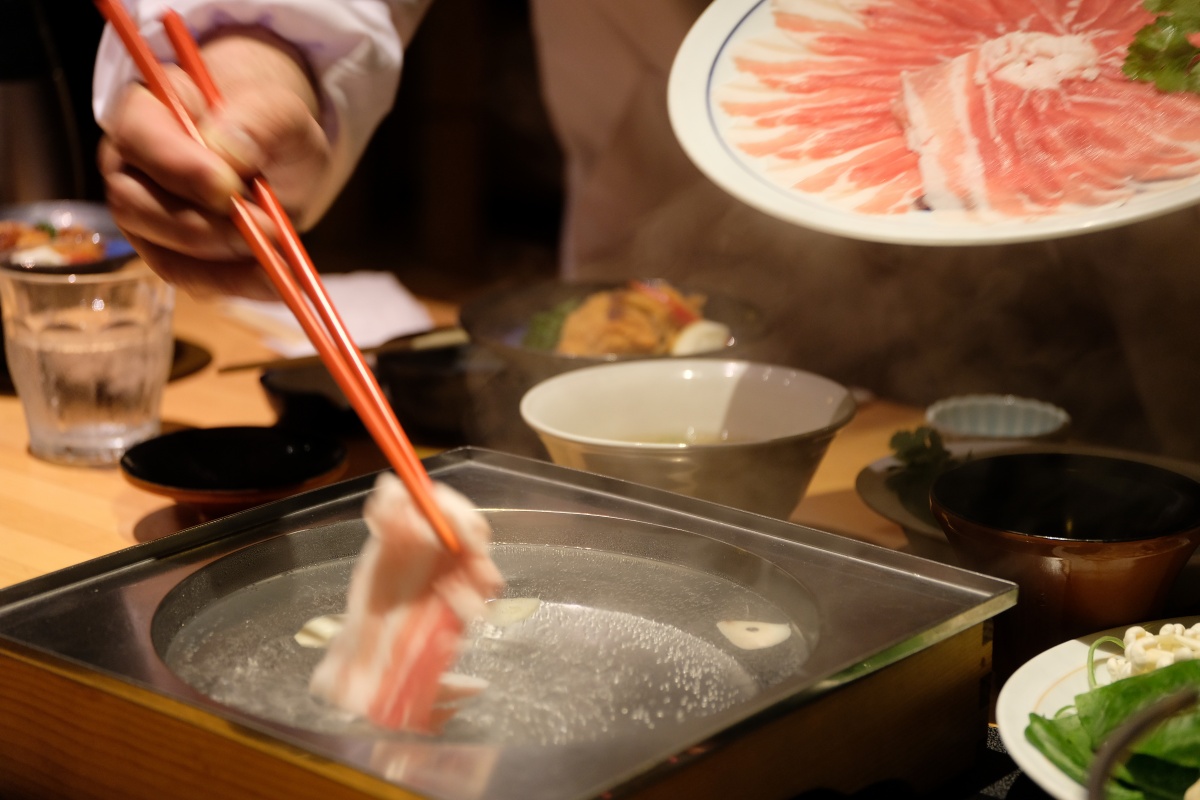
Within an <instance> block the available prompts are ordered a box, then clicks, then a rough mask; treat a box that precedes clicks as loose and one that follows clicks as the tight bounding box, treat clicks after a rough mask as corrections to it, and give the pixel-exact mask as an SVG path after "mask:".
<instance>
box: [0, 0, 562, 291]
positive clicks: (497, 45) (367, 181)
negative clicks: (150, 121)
mask: <svg viewBox="0 0 1200 800" xmlns="http://www.w3.org/2000/svg"><path fill="white" fill-rule="evenodd" d="M35 3H36V5H35ZM67 11H71V12H73V13H63V12H67ZM0 20H2V21H3V24H2V25H0V30H2V31H3V33H2V34H0V35H2V36H3V38H4V39H5V40H6V41H5V42H4V46H3V47H0V89H2V88H3V85H4V82H8V81H28V80H39V79H48V78H50V77H52V76H58V78H59V80H58V84H57V85H58V87H59V88H60V89H63V91H62V96H63V98H64V99H65V103H64V104H63V105H64V106H66V110H65V112H64V115H63V116H64V117H65V118H66V120H67V121H66V125H67V126H68V127H70V128H71V129H72V130H73V132H74V133H76V134H77V136H76V137H75V138H76V139H77V143H78V144H77V147H76V148H74V149H77V150H78V159H77V163H76V167H77V168H76V169H73V170H72V174H73V177H74V178H75V180H74V181H73V185H74V186H76V189H75V190H73V191H72V192H71V194H72V195H73V196H75V197H78V198H82V199H90V200H96V201H102V200H103V198H104V190H103V186H102V183H101V180H100V177H99V174H98V173H97V171H96V168H95V159H94V154H95V149H96V144H97V142H98V141H99V138H100V131H99V129H98V127H97V126H96V124H95V121H94V119H93V118H92V112H91V73H92V62H93V59H94V57H95V53H96V47H97V44H98V42H99V38H100V32H101V30H102V27H103V20H102V18H101V17H100V14H99V12H97V11H96V9H95V7H94V6H92V4H91V3H89V2H86V0H0ZM3 113H5V114H8V113H13V110H12V109H4V110H3ZM71 117H73V118H74V119H73V120H72V119H71ZM68 147H69V145H68ZM63 158H64V160H68V161H72V162H73V163H74V160H73V159H72V153H71V152H69V150H68V152H64V153H63ZM561 174H562V164H561V156H560V153H559V151H558V148H557V145H556V143H555V140H554V137H553V133H552V131H551V130H550V127H549V123H548V120H547V118H546V114H545V111H544V109H543V107H542V105H541V99H540V95H539V92H538V85H537V65H536V58H535V54H534V49H533V41H532V36H531V31H530V24H529V10H528V7H527V5H526V3H525V2H524V1H523V0H437V2H434V3H433V4H432V7H431V9H430V11H429V13H428V15H427V16H426V18H425V20H424V21H423V22H422V24H421V27H420V29H419V31H418V33H417V36H416V39H415V41H414V42H413V44H412V46H411V47H410V48H409V50H408V52H407V53H406V56H405V67H404V74H403V76H402V78H401V88H400V91H399V93H398V94H397V98H396V105H395V107H394V108H393V110H392V112H391V114H390V115H389V116H388V117H387V118H386V119H385V120H384V122H383V123H382V125H381V126H380V128H379V130H378V131H377V132H376V135H375V137H374V138H373V140H372V141H371V144H370V146H369V147H368V150H367V153H366V154H365V156H364V158H363V161H362V162H361V163H360V165H359V167H358V169H357V170H356V172H355V174H354V176H353V178H352V179H351V181H350V183H349V184H348V185H347V186H346V188H345V190H344V191H343V193H342V194H341V195H340V197H339V199H338V200H337V202H336V203H335V204H334V206H333V207H332V208H331V209H330V211H329V212H328V213H327V214H326V215H325V217H324V218H323V219H322V221H321V222H320V223H319V224H318V225H317V226H316V227H315V228H314V229H313V230H312V231H310V232H309V233H308V234H306V237H305V238H306V242H307V244H308V247H309V250H310V252H311V254H312V256H313V260H314V261H315V262H316V264H317V266H318V268H320V269H321V270H322V271H326V272H340V271H348V270H354V269H372V270H389V271H392V272H395V273H396V274H397V275H398V276H399V277H400V279H401V281H402V282H404V283H405V285H407V286H408V287H409V288H410V289H412V290H413V291H415V292H417V293H419V294H423V295H426V296H429V297H434V298H438V299H448V300H462V299H465V298H466V297H468V296H470V295H471V294H473V293H475V292H477V291H481V290H483V289H485V288H487V287H489V286H491V285H494V284H496V283H499V282H507V281H510V280H520V279H525V278H530V277H539V276H544V275H551V274H553V273H554V272H555V271H556V260H557V259H556V248H557V236H558V228H559V217H560V213H561V203H562V186H561ZM30 199H35V198H30ZM37 199H41V198H37Z"/></svg>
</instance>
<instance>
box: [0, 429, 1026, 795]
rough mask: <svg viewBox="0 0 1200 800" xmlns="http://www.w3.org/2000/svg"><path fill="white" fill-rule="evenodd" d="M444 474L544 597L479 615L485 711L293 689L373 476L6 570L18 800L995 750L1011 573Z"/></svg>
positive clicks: (634, 787) (587, 775) (830, 773)
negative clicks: (399, 721)
mask: <svg viewBox="0 0 1200 800" xmlns="http://www.w3.org/2000/svg"><path fill="white" fill-rule="evenodd" d="M426 465H427V467H428V469H429V471H430V473H431V475H432V476H433V477H434V478H435V479H436V480H440V481H444V482H446V483H447V484H449V485H451V486H453V487H455V488H457V489H458V490H460V491H461V492H463V493H464V494H465V495H467V496H468V497H469V498H470V499H471V500H472V501H474V502H475V504H476V505H478V506H479V507H480V508H481V509H482V510H483V511H484V513H485V514H486V515H487V516H488V517H489V519H490V521H491V522H492V525H493V528H494V530H495V537H494V554H495V557H496V560H497V563H498V564H499V565H500V567H501V569H502V571H503V572H504V573H505V576H506V579H507V580H508V588H507V590H506V596H509V597H521V598H528V597H536V598H538V599H539V600H540V606H539V607H538V608H539V610H538V612H537V614H535V616H533V617H531V618H530V619H529V620H528V621H525V622H522V623H521V624H519V625H515V626H512V627H510V628H504V629H499V628H495V627H494V626H493V627H487V626H484V627H485V628H487V629H486V630H476V631H475V632H474V634H473V635H474V639H473V644H472V647H471V648H470V649H469V650H468V651H467V654H466V655H464V661H470V658H471V657H473V656H472V654H474V656H475V657H477V659H476V660H477V662H478V663H476V662H471V663H473V664H474V668H478V669H482V670H483V671H484V672H485V673H487V670H489V669H490V670H492V672H491V673H487V674H486V675H485V677H487V678H488V679H489V680H491V681H492V685H491V686H490V687H489V688H488V689H487V690H486V691H485V692H484V694H483V695H481V701H480V702H481V703H482V705H480V706H478V707H477V708H476V709H475V710H471V711H464V712H462V713H461V714H460V717H461V719H460V718H458V717H456V718H455V719H454V720H452V721H451V723H450V724H449V725H448V726H447V728H446V730H445V731H444V732H443V734H442V735H440V736H438V737H420V736H415V735H411V734H389V733H384V732H380V731H377V730H374V729H371V728H369V726H366V725H365V723H362V722H361V721H357V720H353V719H349V718H346V717H344V716H341V717H339V716H337V715H335V714H332V712H330V713H326V712H327V711H329V710H327V709H326V710H322V709H320V708H314V707H313V705H314V703H315V701H313V700H312V698H311V697H308V696H307V694H306V692H305V691H304V681H303V678H304V676H305V675H306V674H307V670H308V669H309V667H310V666H311V664H312V663H314V662H313V659H315V658H319V654H316V655H314V654H311V653H303V652H301V651H302V650H303V649H304V648H301V647H300V646H299V645H298V644H296V643H295V640H294V639H293V638H292V636H291V634H292V633H294V632H295V630H296V629H297V628H298V627H299V625H300V624H302V622H303V621H304V620H305V619H306V618H308V617H309V616H310V615H313V614H321V613H331V612H336V611H338V610H340V604H341V602H342V598H343V597H344V589H345V583H346V582H347V581H348V575H349V568H350V566H351V565H352V563H353V561H354V557H355V555H356V554H357V552H358V550H359V548H360V547H361V544H362V541H363V539H364V537H365V535H366V532H365V526H364V525H363V523H362V519H361V511H362V503H363V500H364V498H365V497H366V495H367V493H368V492H369V491H370V490H371V487H372V485H373V482H374V476H364V477H361V478H357V479H354V480H350V481H346V482H343V483H339V484H336V485H334V486H329V487H325V488H322V489H318V490H315V491H312V492H307V493H305V494H301V495H297V496H295V497H292V498H288V499H286V500H282V501H279V502H275V503H270V504H267V505H264V506H260V507H257V508H254V509H250V510H248V511H244V512H241V513H238V514H234V515H231V516H228V517H224V518H221V519H218V520H215V521H213V522H209V523H206V524H203V525H200V526H197V527H195V528H191V529H189V530H186V531H182V532H180V533H178V534H175V535H172V536H169V537H166V538H164V539H161V540H158V541H155V542H150V543H147V544H142V545H138V546H135V547H131V548H129V549H127V550H123V551H120V552H117V553H113V554H111V555H109V556H105V557H102V558H99V559H95V560H93V561H89V562H86V563H84V564H80V565H78V566H75V567H72V568H69V569H66V570H62V571H59V572H56V573H53V574H50V575H46V576H43V577H40V578H37V579H34V580H31V581H28V582H25V583H22V584H18V585H16V586H13V587H10V588H8V589H6V590H3V591H0V795H3V796H4V797H6V798H13V797H16V798H19V797H38V798H44V797H55V796H62V797H71V798H79V797H98V798H109V797H122V798H139V797H144V798H160V797H173V798H188V797H197V798H199V797H204V798H214V797H221V798H235V797H288V798H297V797H312V798H321V800H332V799H333V798H343V797H345V798H359V797H368V798H392V797H405V798H407V797H433V798H444V799H445V800H485V799H490V798H521V800H542V799H543V798H544V799H545V800H558V799H559V798H562V799H563V800H574V799H575V798H591V797H603V798H616V797H646V798H652V797H664V798H665V797H682V796H687V797H691V798H708V797H711V798H728V797H739V798H756V797H763V798H785V797H793V796H796V795H797V794H801V793H803V792H805V791H808V790H812V789H832V790H837V791H843V792H848V791H855V790H857V789H861V788H864V787H866V786H870V785H872V784H876V783H879V782H884V781H902V782H904V783H906V784H908V785H910V786H912V787H914V788H916V789H924V788H929V787H932V786H934V785H936V784H938V783H940V782H942V781H944V780H946V779H947V778H949V777H951V776H953V775H954V774H956V773H958V772H959V771H961V770H963V769H965V768H967V767H968V766H969V765H970V764H971V763H972V761H973V759H974V757H975V755H976V753H977V752H978V751H979V750H980V749H981V748H982V743H983V739H984V733H985V730H986V721H987V712H988V683H989V677H990V664H991V642H990V633H989V630H990V622H989V620H990V619H991V618H993V617H994V616H996V615H997V614H999V613H1000V612H1001V611H1003V610H1005V609H1006V608H1008V607H1010V606H1012V605H1014V604H1015V601H1016V588H1015V586H1014V585H1013V584H1010V583H1007V582H1005V581H1000V580H996V579H993V578H990V577H987V576H983V575H979V574H976V573H972V572H967V571H964V570H959V569H956V568H953V567H950V566H947V565H945V564H939V563H936V562H932V561H926V560H924V559H920V558H917V557H915V556H911V555H907V554H904V553H898V552H894V551H891V550H887V549H885V548H880V547H876V546H873V545H868V544H864V543H861V542H856V541H853V540H851V539H847V538H845V537H841V536H837V535H834V534H830V533H826V532H822V531H818V530H814V529H811V528H805V527H801V526H797V525H792V524H789V523H785V522H781V521H778V520H774V519H769V518H766V517H761V516H757V515H754V514H750V513H746V512H742V511H738V510H735V509H731V508H727V507H723V506H718V505H715V504H711V503H706V502H703V501H699V500H695V499H692V498H687V497H683V496H680V495H675V494H672V493H668V492H663V491H659V490H655V489H651V488H648V487H644V486H640V485H636V484H632V483H627V482H623V481H618V480H613V479H609V478H604V477H600V476H596V475H591V474H587V473H583V472H578V471H575V470H569V469H564V468H561V467H556V466H554V465H551V464H548V463H545V462H542V461H537V460H532V459H526V458H521V457H517V456H511V455H506V454H501V453H496V452H492V451H488V450H481V449H475V448H462V449H459V450H453V451H450V452H447V453H444V454H442V455H439V456H437V457H434V458H432V459H429V460H428V461H427V462H426ZM723 620H724V621H728V620H739V621H740V623H739V624H743V625H748V626H750V627H754V626H755V625H757V621H761V622H763V623H765V624H768V625H774V626H783V628H785V629H786V633H787V635H786V637H785V640H784V641H783V642H782V643H779V644H774V645H772V646H770V647H766V648H762V649H757V650H756V649H744V646H743V645H739V644H737V643H736V642H735V641H734V640H733V639H731V638H730V637H728V636H727V635H723V634H722V633H721V631H720V630H719V627H718V626H717V624H716V623H717V622H718V621H723ZM480 653H483V654H484V656H487V657H484V656H479V654H480ZM488 703H491V705H490V706H489V705H488Z"/></svg>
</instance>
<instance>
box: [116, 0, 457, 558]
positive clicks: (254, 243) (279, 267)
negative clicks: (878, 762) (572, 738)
mask: <svg viewBox="0 0 1200 800" xmlns="http://www.w3.org/2000/svg"><path fill="white" fill-rule="evenodd" d="M95 3H96V6H97V7H98V8H99V9H100V13H101V14H103V15H104V17H105V19H107V20H108V21H109V22H110V23H111V24H112V26H113V29H114V30H116V32H117V34H118V35H119V36H120V37H121V41H122V42H123V43H124V45H125V49H126V50H128V51H129V55H130V56H131V57H132V58H133V60H134V63H135V64H137V67H138V69H139V70H140V71H141V73H142V77H144V78H145V79H146V83H147V85H148V86H149V88H150V91H151V92H153V94H154V96H155V97H156V98H158V100H159V101H160V102H161V103H163V104H164V105H166V106H167V107H168V108H170V109H171V111H172V112H173V113H174V114H175V117H176V118H177V119H178V120H179V124H181V125H182V126H183V128H184V130H186V131H187V132H188V134H189V135H191V137H192V138H193V139H195V140H196V141H197V142H199V143H200V144H204V140H203V138H202V137H201V135H200V131H199V129H197V127H196V124H195V122H193V121H192V119H191V117H190V116H188V112H187V109H186V108H185V107H184V106H183V103H182V102H181V101H180V100H179V97H178V96H177V95H176V94H175V90H174V88H173V87H172V86H171V82H170V81H169V80H168V79H167V76H166V73H165V72H164V71H163V68H162V66H161V65H160V64H159V63H158V61H157V60H156V59H155V57H154V53H153V52H152V51H151V49H150V46H149V45H148V44H147V43H146V40H145V39H143V38H142V35H141V33H140V32H139V31H138V28H137V25H136V24H135V23H134V21H133V19H132V18H131V17H130V16H129V12H127V11H126V10H125V7H124V5H123V4H122V2H121V0H95ZM162 22H163V25H164V27H165V28H166V32H167V37H168V38H169V39H170V41H171V45H172V46H173V47H174V48H175V52H176V55H177V56H178V58H179V63H180V66H181V67H183V69H184V71H185V72H186V73H187V74H188V76H189V77H190V78H191V79H192V80H193V81H194V82H195V84H196V86H197V87H199V88H200V90H201V92H203V93H204V98H205V100H206V101H207V102H208V104H209V106H210V107H215V106H217V105H218V104H219V103H220V102H221V97H220V93H219V92H218V90H217V87H216V85H215V84H214V83H213V82H212V78H211V77H210V76H209V74H208V69H207V68H206V67H205V66H204V61H203V60H202V58H201V56H200V49H199V47H198V46H197V44H196V41H195V39H193V38H192V35H191V32H190V31H188V29H187V25H186V24H185V23H184V21H183V19H182V18H181V17H180V16H179V15H178V14H177V13H175V12H174V11H170V10H168V11H167V12H166V14H164V15H163V20H162ZM252 186H253V191H254V199H255V200H256V201H257V203H258V205H259V206H260V207H261V208H262V209H263V210H264V211H266V213H267V215H268V216H269V217H270V218H271V221H272V222H273V223H274V224H275V227H276V228H277V229H278V231H279V235H280V239H281V245H282V247H283V251H284V255H283V256H281V255H280V254H279V252H278V251H276V250H275V246H274V244H273V243H272V242H271V240H270V238H269V237H267V235H266V234H265V233H264V232H263V231H262V229H261V228H260V227H259V226H258V224H257V223H256V222H255V220H254V217H253V216H252V215H251V214H250V208H249V205H248V204H247V202H246V200H245V199H244V198H242V197H239V196H234V197H233V198H232V200H233V211H232V214H231V216H232V218H233V222H234V224H235V225H236V226H237V228H238V231H240V232H241V234H242V237H243V238H245V240H246V242H247V243H248V244H249V245H250V247H251V249H252V250H253V251H254V255H255V257H256V258H257V259H258V262H259V263H260V264H261V265H262V266H263V268H264V269H266V271H267V275H268V276H269V277H270V279H271V282H272V283H273V284H274V285H275V289H276V291H278V292H279V294H280V296H281V297H282V298H283V301H284V302H285V303H286V304H287V306H288V308H289V309H291V311H292V313H293V314H294V315H295V317H296V320H297V321H298V322H299V323H300V327H301V328H303V329H304V332H305V334H307V335H308V338H309V340H310V341H311V342H312V343H313V346H314V347H316V349H317V353H318V354H319V355H320V357H321V360H322V361H323V362H324V363H325V365H326V367H328V368H329V371H330V373H332V375H333V378H334V380H336V381H337V384H338V386H339V387H340V388H341V390H342V391H343V392H344V393H345V395H346V397H347V398H348V399H349V401H350V404H351V405H352V406H353V407H354V410H355V411H356V412H357V413H358V415H359V417H361V418H362V420H363V423H364V424H365V425H366V426H367V430H368V431H370V433H371V437H372V438H373V439H374V440H375V442H376V444H378V445H379V447H380V449H382V450H383V453H384V455H385V456H386V457H387V459H388V462H389V463H390V464H391V465H392V467H393V469H395V470H396V474H397V475H399V476H400V478H401V480H403V481H404V485H405V486H407V487H408V491H409V492H410V493H411V494H412V496H413V500H414V501H415V502H416V503H417V506H418V507H419V508H420V509H421V512H422V513H423V514H424V515H425V517H426V518H427V519H428V520H429V523H430V525H431V526H432V527H433V529H434V531H435V532H436V533H437V535H438V537H439V538H440V539H441V540H442V542H443V543H444V544H445V546H446V547H447V548H448V549H449V550H450V551H451V552H452V553H458V552H459V551H460V550H461V545H460V544H459V541H458V538H457V537H456V536H455V534H454V531H453V529H452V528H451V527H450V525H449V523H448V522H447V521H446V518H445V515H443V514H442V512H441V509H440V508H439V507H438V505H437V503H436V501H435V500H434V499H433V493H432V491H431V490H432V487H433V482H432V481H431V479H430V477H429V474H428V473H427V472H426V471H425V467H424V465H423V464H421V460H420V458H418V457H417V454H416V451H414V450H413V446H412V443H411V442H409V440H408V437H407V436H406V435H405V433H404V430H403V429H402V428H401V427H400V422H399V420H397V419H396V414H395V412H394V411H393V410H392V407H391V405H390V404H389V403H388V401H387V399H386V398H385V397H384V395H383V390H382V389H380V387H379V382H378V381H377V380H376V379H375V374H374V373H373V372H372V371H371V369H370V368H369V367H368V366H367V364H366V361H365V360H364V359H363V355H362V353H361V352H360V351H359V349H358V347H357V346H355V344H354V341H353V340H352V339H351V338H350V336H349V334H348V333H347V332H346V327H345V325H343V324H342V320H341V317H340V316H339V315H338V312H337V310H336V309H335V308H334V307H333V304H332V303H331V302H330V301H329V296H328V295H327V294H326V292H325V287H324V286H323V285H322V283H321V279H320V277H319V276H318V275H317V271H316V268H315V267H314V266H313V264H312V260H311V259H310V258H309V256H308V252H307V251H306V250H305V248H304V245H303V244H302V243H301V242H300V236H299V234H298V233H296V229H295V227H293V225H292V223H291V220H290V219H289V218H288V215H287V212H286V211H284V209H283V206H282V205H281V204H280V203H279V200H278V199H277V198H276V197H275V193H274V192H273V191H272V190H271V187H270V186H269V185H268V184H267V182H266V181H265V180H264V179H263V178H262V177H261V176H257V177H255V178H254V180H253V182H252ZM284 256H286V260H285V258H284ZM297 283H299V285H297ZM306 295H307V297H306ZM310 300H311V303H312V305H310V304H309V301H310ZM313 306H315V307H316V312H315V313H314V311H313Z"/></svg>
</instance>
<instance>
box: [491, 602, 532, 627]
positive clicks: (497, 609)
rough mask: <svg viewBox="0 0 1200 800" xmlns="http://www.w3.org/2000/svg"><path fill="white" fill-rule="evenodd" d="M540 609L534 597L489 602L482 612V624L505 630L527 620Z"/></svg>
mask: <svg viewBox="0 0 1200 800" xmlns="http://www.w3.org/2000/svg"><path fill="white" fill-rule="evenodd" d="M541 607H542V601H541V600H539V599H538V598H536V597H504V598H500V599H498V600H489V601H488V602H487V606H486V607H485V608H484V611H483V619H484V622H487V623H489V624H492V625H495V626H496V627H497V628H505V627H508V626H509V625H515V624H516V623H518V622H522V621H524V620H527V619H529V618H530V617H532V616H533V615H534V614H536V613H537V610H538V609H539V608H541Z"/></svg>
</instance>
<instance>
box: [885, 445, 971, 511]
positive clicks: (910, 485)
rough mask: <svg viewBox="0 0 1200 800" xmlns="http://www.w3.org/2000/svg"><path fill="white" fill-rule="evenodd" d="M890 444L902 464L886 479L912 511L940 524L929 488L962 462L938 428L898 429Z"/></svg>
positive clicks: (888, 484)
mask: <svg viewBox="0 0 1200 800" xmlns="http://www.w3.org/2000/svg"><path fill="white" fill-rule="evenodd" d="M889 445H890V446H891V448H892V452H893V453H894V454H895V456H896V460H897V461H899V462H900V466H899V467H896V468H894V469H893V471H892V472H890V473H888V476H887V478H885V479H884V483H885V484H886V485H887V487H888V488H889V489H891V490H892V491H893V492H895V493H896V497H897V498H898V499H899V500H900V503H901V505H903V506H904V507H905V508H906V509H908V511H909V513H911V514H913V515H915V516H917V517H919V518H920V519H921V520H923V521H925V522H927V523H928V524H930V525H932V526H934V527H937V522H936V521H935V520H934V518H933V514H932V512H930V510H929V490H930V489H931V488H933V482H934V480H936V479H937V476H938V475H941V474H942V473H943V472H945V471H946V470H947V469H949V468H950V467H953V466H956V465H957V464H958V463H959V462H958V459H956V458H954V456H952V455H951V454H950V451H949V450H947V449H946V446H945V445H944V444H943V443H942V435H941V434H940V433H938V432H937V431H936V430H935V429H933V428H930V427H927V426H922V427H920V428H917V429H916V430H912V431H897V432H896V433H895V434H893V435H892V438H891V441H890V442H889Z"/></svg>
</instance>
